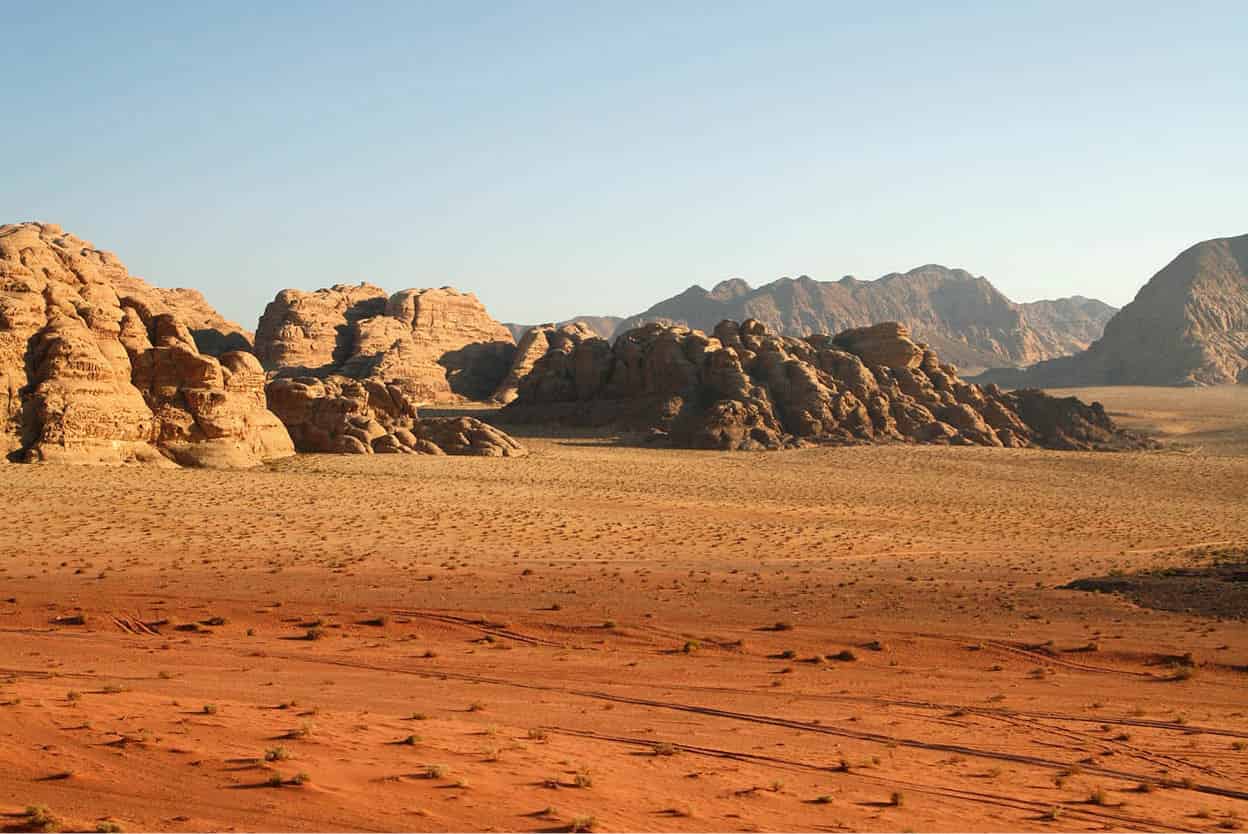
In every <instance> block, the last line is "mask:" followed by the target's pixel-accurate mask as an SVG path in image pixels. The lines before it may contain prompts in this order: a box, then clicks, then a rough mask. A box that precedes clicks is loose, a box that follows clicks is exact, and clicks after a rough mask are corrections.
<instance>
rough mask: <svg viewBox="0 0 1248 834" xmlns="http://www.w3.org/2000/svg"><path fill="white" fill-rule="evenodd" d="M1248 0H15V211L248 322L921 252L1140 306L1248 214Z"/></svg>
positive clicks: (532, 296) (828, 267)
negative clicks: (490, 0)
mask: <svg viewBox="0 0 1248 834" xmlns="http://www.w3.org/2000/svg"><path fill="white" fill-rule="evenodd" d="M1246 18H1248V16H1245V15H1244V14H1243V13H1242V11H1241V10H1240V9H1238V7H1237V6H1236V5H1233V4H1231V3H1207V4H1202V5H1200V6H1199V7H1197V8H1182V9H1180V8H1166V9H1141V8H1139V7H1138V6H1136V5H1133V4H1127V3H1121V4H1096V5H1095V6H1089V5H1087V4H1082V5H1075V4H1050V5H1048V6H1045V7H1044V8H1043V9H1023V8H999V7H995V6H992V5H987V4H984V5H970V6H966V7H962V8H959V9H958V10H956V11H953V10H944V9H940V10H936V9H930V8H927V7H924V6H922V5H909V4H897V5H895V6H891V7H889V8H888V9H885V10H878V9H866V8H861V7H856V6H838V5H830V4H815V3H786V4H781V5H769V6H767V7H762V6H752V5H728V4H715V5H704V6H694V5H682V6H680V7H679V8H677V9H675V10H672V9H665V8H663V7H662V6H659V5H657V4H650V5H646V4H643V5H633V6H629V7H627V8H625V7H612V6H602V7H594V8H590V7H584V6H575V7H573V6H567V7H561V6H556V5H551V4H537V3H534V4H494V5H490V6H487V7H480V8H464V7H461V6H458V5H455V4H422V5H419V6H409V5H407V4H370V5H368V6H366V7H364V6H357V7H350V8H347V7H342V6H336V5H330V4H319V3H314V4H309V5H304V6H302V7H300V9H299V11H298V12H297V13H296V12H286V11H281V10H277V9H263V10H259V11H257V10H255V9H252V8H249V7H247V6H244V5H242V4H237V3H230V2H226V3H223V4H218V5H216V6H214V7H212V8H210V9H203V8H191V9H187V8H183V9H174V8H166V7H164V6H161V5H156V4H153V5H150V6H147V7H144V6H142V5H138V4H136V5H132V6H129V7H127V8H125V9H121V10H116V9H105V8H101V7H98V6H97V5H94V4H74V3H70V4H62V5H60V6H58V7H57V8H56V9H55V10H54V11H53V10H48V9H46V8H44V7H38V6H31V7H17V8H14V9H12V10H10V11H9V12H8V13H7V16H6V26H7V28H8V29H9V38H8V42H9V44H10V49H11V54H12V55H13V57H12V59H11V61H10V65H11V67H13V68H15V71H16V73H17V81H18V83H16V84H14V85H11V89H10V95H9V99H10V100H9V109H8V112H9V114H10V118H9V119H8V120H7V123H6V128H5V131H4V132H3V138H0V147H2V148H3V149H4V151H5V153H6V157H7V158H8V159H9V160H11V166H10V171H9V172H8V173H7V177H6V180H7V182H6V187H5V188H4V189H3V190H2V191H0V222H18V221H21V220H30V219H39V220H44V221H47V222H55V223H59V224H61V225H62V226H64V227H65V228H66V229H67V230H68V231H71V232H73V233H75V234H77V235H79V236H81V237H84V238H86V239H88V240H91V241H92V242H93V243H94V244H96V245H97V246H100V247H101V248H105V249H109V250H111V251H114V252H116V253H117V254H118V255H119V256H120V257H121V258H122V260H123V261H124V262H125V263H126V264H127V266H128V267H129V268H130V270H131V271H132V272H133V273H134V274H136V275H139V276H141V277H143V278H145V279H147V280H148V281H150V282H151V283H153V284H156V285H158V286H167V287H173V286H185V287H193V288H196V289H199V290H201V291H202V292H203V293H204V295H205V296H206V297H207V299H208V300H209V302H210V303H211V304H213V306H214V307H216V308H217V309H218V310H220V311H221V313H222V314H223V315H225V316H226V317H227V318H230V319H234V320H236V321H238V322H239V323H240V324H243V325H244V326H246V327H248V328H251V327H254V326H255V321H256V319H257V318H258V316H259V315H260V312H261V311H262V310H263V309H264V305H265V304H266V303H267V302H268V301H269V300H271V299H272V297H273V295H274V294H275V293H276V292H277V291H278V290H280V289H282V288H285V287H296V288H299V289H305V290H312V289H316V288H319V287H324V286H329V285H331V284H334V283H355V282H359V281H361V280H364V281H369V282H372V283H375V284H378V285H380V286H382V287H384V288H386V289H387V290H390V291H394V290H397V289H401V288H405V287H428V286H442V285H448V284H449V285H452V286H455V287H457V288H459V289H461V290H466V291H472V292H474V293H476V295H477V296H478V297H479V298H480V299H481V300H482V301H483V302H484V303H485V304H486V306H487V308H488V309H489V311H490V313H491V314H492V315H493V316H495V317H496V318H498V319H500V320H504V321H513V322H519V323H535V322H538V321H550V320H556V319H563V318H568V317H571V316H577V315H618V316H629V315H633V314H636V313H639V312H641V311H643V310H645V309H646V308H648V307H649V306H651V305H652V304H654V303H655V302H657V301H660V300H662V299H664V298H667V297H670V296H672V295H675V294H677V293H679V292H681V291H682V290H684V289H685V288H687V287H689V286H691V285H694V284H699V285H701V286H704V287H707V288H710V287H712V286H714V285H715V284H716V283H718V282H719V281H721V280H725V279H728V278H737V277H739V278H743V279H744V280H746V281H747V282H749V283H750V284H751V286H755V287H757V286H760V285H762V284H766V283H768V282H770V281H773V280H775V279H777V278H780V277H782V276H791V277H796V276H798V275H801V274H806V275H810V276H811V277H813V278H815V279H817V280H824V281H832V280H837V279H839V278H840V277H842V276H844V275H847V274H852V275H854V276H856V277H858V278H861V279H864V280H871V279H875V278H877V277H879V276H881V275H884V274H887V273H891V272H905V271H907V270H909V269H912V268H914V267H916V266H919V265H922V264H928V263H939V264H944V265H946V266H949V267H951V268H962V269H966V270H967V271H969V272H971V273H973V274H975V275H982V276H984V277H986V278H987V279H988V280H989V281H991V282H992V283H993V284H994V285H995V286H996V287H997V288H998V289H999V290H1000V291H1001V292H1003V293H1004V294H1005V295H1007V296H1008V297H1009V298H1011V299H1012V300H1014V301H1019V302H1023V301H1033V300H1037V299H1041V298H1058V297H1065V296H1070V295H1083V296H1086V297H1091V298H1097V299H1100V300H1102V301H1105V302H1107V303H1109V304H1112V305H1114V306H1116V307H1121V306H1122V305H1124V304H1125V303H1127V302H1128V301H1130V300H1131V298H1133V297H1134V295H1135V293H1136V291H1137V290H1138V289H1139V287H1140V286H1142V285H1143V284H1144V282H1145V281H1147V280H1148V278H1149V277H1151V276H1152V275H1153V274H1154V273H1155V272H1157V271H1158V270H1160V269H1161V268H1162V267H1164V266H1165V265H1166V264H1167V263H1168V262H1169V261H1170V260H1171V259H1173V258H1174V256H1176V255H1177V254H1178V253H1179V252H1180V251H1182V250H1183V249H1185V248H1187V247H1189V246H1191V245H1193V244H1195V243H1197V242H1199V241H1201V240H1206V239H1209V238H1215V237H1224V236H1232V235H1238V234H1243V233H1244V232H1246V231H1248V228H1245V227H1244V225H1243V211H1242V207H1241V205H1242V200H1243V194H1244V193H1245V189H1246V187H1248V174H1246V173H1245V171H1244V166H1243V164H1242V156H1243V153H1242V144H1243V138H1242V137H1243V136H1244V135H1248V114H1245V113H1244V110H1243V108H1242V107H1240V106H1237V105H1235V104H1234V102H1235V101H1238V100H1240V99H1241V98H1242V94H1243V83H1244V80H1245V76H1244V62H1243V58H1242V54H1241V52H1240V49H1241V45H1242V43H1243V42H1244V41H1245V40H1246V38H1248V21H1246ZM67 20H72V21H73V25H72V26H68V25H65V23H64V21H67ZM11 71H13V70H11ZM1237 224H1239V226H1238V227H1237Z"/></svg>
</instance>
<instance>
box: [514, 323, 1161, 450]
mask: <svg viewBox="0 0 1248 834" xmlns="http://www.w3.org/2000/svg"><path fill="white" fill-rule="evenodd" d="M502 419H503V420H505V421H513V422H547V421H554V422H564V423H570V424H576V425H593V426H614V427H616V428H619V429H624V430H637V431H647V432H650V433H651V434H652V435H666V436H668V437H669V438H670V439H671V441H672V443H673V444H675V445H678V446H684V447H691V448H699V449H779V448H786V447H791V446H797V445H802V444H804V443H808V442H817V443H867V442H890V441H909V442H920V443H946V444H964V445H971V444H975V445H984V446H1009V447H1020V446H1030V445H1040V446H1048V447H1053V448H1066V449H1111V448H1137V447H1142V446H1146V445H1148V442H1147V441H1146V440H1144V439H1143V438H1140V437H1138V436H1136V435H1132V434H1130V433H1127V432H1123V431H1121V430H1119V429H1117V427H1115V426H1114V425H1113V423H1112V422H1111V421H1110V420H1109V418H1108V417H1107V416H1106V415H1105V413H1104V410H1103V409H1101V407H1100V406H1099V405H1097V404H1095V403H1094V404H1092V405H1090V406H1089V405H1085V404H1083V403H1080V402H1079V401H1078V400H1075V399H1073V398H1071V399H1068V400H1059V399H1054V398H1052V397H1048V396H1047V395H1044V394H1042V393H1040V392H1016V393H1012V394H1006V393H1003V392H1002V391H1001V390H1000V389H999V388H997V387H996V386H991V385H990V386H985V387H980V386H978V385H973V384H970V383H967V382H964V381H963V380H961V379H959V377H958V372H957V368H956V367H954V366H952V365H947V364H942V363H941V362H940V360H939V359H938V358H937V356H936V354H935V353H934V352H933V351H932V350H930V349H929V348H927V347H925V346H924V345H922V344H918V343H916V342H914V341H913V340H911V339H910V337H909V332H908V331H907V329H906V328H905V327H904V326H902V325H899V324H897V323H895V322H889V323H886V324H880V325H875V326H873V327H866V328H858V329H855V330H851V331H846V332H845V333H842V334H839V335H837V336H827V335H815V336H807V337H805V338H802V339H797V338H792V337H785V336H776V335H772V334H770V333H768V332H767V329H766V327H764V326H763V325H762V324H761V323H760V322H758V321H755V320H752V319H750V320H746V321H745V322H742V323H741V324H737V323H736V322H733V321H723V322H720V324H719V325H718V326H717V327H716V328H715V330H714V333H713V334H712V335H707V334H706V333H703V332H701V331H698V330H690V329H688V328H684V327H672V326H664V325H659V324H649V325H646V326H643V327H640V328H636V329H634V330H631V331H628V332H626V333H623V334H621V335H620V336H618V337H617V339H616V341H615V343H614V345H610V344H608V343H607V342H606V341H605V340H603V339H597V338H593V337H589V338H584V337H580V338H573V337H569V338H566V339H564V340H562V341H561V342H560V343H559V344H557V345H556V344H552V345H551V347H550V349H549V350H548V351H547V353H546V354H545V355H544V356H542V358H541V359H539V360H538V361H537V362H536V363H534V366H533V368H532V370H531V371H530V372H529V374H528V375H527V376H526V377H524V379H522V380H521V382H520V384H519V387H518V396H517V398H516V399H515V400H514V401H513V402H512V403H511V404H510V405H508V406H507V407H506V408H504V409H503V411H502Z"/></svg>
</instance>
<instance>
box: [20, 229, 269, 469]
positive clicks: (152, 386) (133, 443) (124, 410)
mask: <svg viewBox="0 0 1248 834" xmlns="http://www.w3.org/2000/svg"><path fill="white" fill-rule="evenodd" d="M171 299H172V300H171ZM187 299H188V297H187V296H184V295H181V294H179V293H178V292H177V291H172V294H171V292H170V291H161V290H158V289H156V288H153V287H151V286H149V285H147V284H146V283H145V282H143V281H141V280H139V279H137V278H134V277H133V276H131V275H129V274H128V273H127V271H126V268H125V266H124V265H122V263H121V262H120V261H119V260H118V259H117V258H116V257H115V256H114V255H112V254H111V253H108V252H103V251H100V250H97V249H95V248H94V247H92V246H91V244H90V243H88V242H86V241H83V240H80V239H78V238H76V237H74V236H73V235H70V234H67V233H65V232H63V231H62V230H61V229H60V227H58V226H55V225H52V224H39V223H20V224H16V225H8V226H0V397H3V398H4V399H3V405H2V407H0V447H2V449H0V450H2V451H3V452H4V454H5V456H6V458H7V459H9V460H14V461H29V462H41V461H45V462H66V463H134V462H150V463H164V464H171V463H179V464H185V465H202V466H251V465H254V464H256V463H259V462H261V461H265V460H270V459H274V458H279V457H284V456H287V455H290V454H293V452H294V449H293V446H292V444H291V440H290V437H289V435H288V434H287V432H286V430H285V428H284V427H283V426H282V424H281V423H280V422H279V421H278V420H277V418H276V417H275V416H274V415H273V414H272V413H270V412H269V411H268V410H267V409H266V408H265V396H264V372H263V370H262V368H261V367H260V363H259V362H257V361H256V359H255V357H254V356H252V355H250V354H247V353H241V352H232V351H226V352H223V353H222V354H221V355H220V357H219V358H218V357H215V356H211V355H208V354H207V353H205V352H201V350H200V349H199V348H198V346H197V345H196V339H195V336H194V335H193V334H192V331H191V328H190V326H188V324H187V321H186V320H184V319H183V318H181V317H180V315H179V313H178V310H179V309H182V308H183V306H184V305H186V304H187V303H188V301H187ZM200 300H202V299H200ZM192 301H193V299H192ZM205 306H206V305H205ZM201 313H203V311H201ZM212 315H213V316H215V313H214V314H212ZM210 321H212V319H211V317H210V316H208V315H207V314H203V315H200V316H198V317H196V318H194V319H193V322H194V323H195V324H204V323H207V322H210ZM215 321H219V317H217V318H216V320H215Z"/></svg>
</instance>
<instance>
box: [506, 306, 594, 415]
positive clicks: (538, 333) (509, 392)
mask: <svg viewBox="0 0 1248 834" xmlns="http://www.w3.org/2000/svg"><path fill="white" fill-rule="evenodd" d="M595 335H596V334H595V332H594V331H593V330H591V329H590V328H589V326H587V325H585V324H583V323H581V322H579V321H578V322H571V323H568V324H562V325H559V326H556V325H553V324H541V325H538V326H537V327H531V328H529V330H528V332H526V333H525V334H524V336H522V337H521V339H520V342H519V344H517V345H516V353H515V357H514V358H513V359H512V361H511V368H510V369H509V370H508V371H507V376H506V377H504V378H503V381H502V382H501V383H499V385H498V389H497V390H495V392H494V396H492V397H491V398H490V399H491V400H492V401H494V402H497V403H501V404H503V405H506V404H507V403H509V402H511V401H512V400H514V399H515V398H516V397H517V396H518V394H519V392H520V384H521V382H522V381H523V380H524V378H525V377H527V376H528V375H529V373H530V372H531V371H532V370H533V366H534V365H536V364H537V360H539V359H541V358H542V357H543V356H545V355H546V354H547V353H548V352H550V350H551V349H552V348H553V349H555V350H564V349H565V348H566V347H570V346H575V345H577V344H580V343H581V342H582V341H584V340H585V339H590V338H593V337H594V336H595Z"/></svg>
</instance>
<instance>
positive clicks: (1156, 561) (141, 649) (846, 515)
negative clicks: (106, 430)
mask: <svg viewBox="0 0 1248 834" xmlns="http://www.w3.org/2000/svg"><path fill="white" fill-rule="evenodd" d="M1079 393H1080V394H1081V395H1082V396H1087V395H1088V394H1091V393H1093V392H1088V391H1080V392H1079ZM1094 393H1095V398H1096V399H1100V400H1102V401H1103V402H1104V403H1105V405H1106V408H1107V410H1108V411H1109V413H1111V414H1113V415H1115V418H1116V419H1118V420H1119V421H1121V422H1122V423H1124V424H1126V425H1132V426H1136V427H1139V428H1143V429H1147V430H1149V431H1151V432H1154V433H1155V434H1156V435H1158V436H1160V437H1161V438H1162V439H1163V440H1164V442H1165V443H1164V446H1163V448H1161V449H1157V450H1151V451H1140V452H1112V453H1110V452H1055V451H1046V450H1041V449H1000V448H976V447H928V446H902V445H882V446H855V447H848V448H808V449H797V450H793V451H788V452H782V453H743V452H737V453H732V452H704V451H689V450H680V449H666V448H647V447H645V446H644V445H636V444H630V443H627V442H620V438H617V437H615V436H612V435H610V434H603V433H594V432H589V431H572V430H569V431H565V432H560V431H558V430H554V429H549V428H547V429H543V430H540V431H539V430H534V431H532V432H530V433H527V434H526V433H523V431H522V430H518V431H517V437H518V438H519V439H520V440H521V442H523V443H524V445H525V446H526V448H528V449H529V454H528V455H527V456H526V457H523V458H519V459H508V458H480V457H448V456H419V457H410V456H395V455H391V456H380V455H379V456H349V455H330V456H326V455H301V456H298V457H296V458H290V459H285V460H282V461H277V462H274V463H270V464H268V465H266V466H264V467H263V468H262V469H258V470H244V471H211V470H202V469H201V470H188V469H163V468H160V469H152V468H133V467H121V468H95V467H93V468H80V467H32V466H7V467H0V484H2V487H0V488H2V489H3V493H4V494H3V500H4V505H5V507H6V508H7V510H6V512H5V514H4V516H3V520H2V521H0V524H2V525H3V528H2V529H3V538H2V541H3V542H4V545H3V548H4V549H3V555H2V557H0V568H2V573H0V576H2V582H3V588H4V590H5V599H4V600H3V601H0V628H2V629H3V634H4V639H3V640H2V641H0V653H2V655H3V656H2V657H0V668H2V671H0V763H2V764H0V798H2V800H3V803H4V806H5V807H3V808H0V812H2V813H4V814H5V817H4V820H5V826H6V828H8V829H9V830H35V829H38V828H41V827H43V828H53V827H55V828H64V829H66V830H71V829H72V830H82V829H86V830H92V829H97V828H98V829H99V830H108V829H109V828H110V827H114V826H115V827H120V828H121V829H123V830H174V831H176V830H207V829H213V830H235V829H237V830H255V829H264V830H300V829H302V830H339V829H341V830H348V829H349V830H430V831H433V830H446V829H448V828H450V829H465V828H466V829H479V830H531V831H541V830H576V829H589V828H598V829H605V830H733V831H736V830H742V831H753V830H894V831H895V830H1067V829H1078V830H1151V831H1167V830H1235V829H1238V828H1239V827H1240V825H1241V823H1242V818H1243V816H1244V815H1246V814H1248V790H1245V787H1244V786H1245V785H1246V784H1248V703H1246V702H1245V699H1244V692H1245V682H1246V681H1248V678H1246V677H1245V676H1246V675H1248V623H1245V620H1244V616H1243V615H1244V613H1245V612H1246V611H1248V608H1244V607H1241V608H1240V609H1239V611H1240V614H1239V616H1238V617H1215V616H1208V615H1206V614H1204V613H1202V612H1201V611H1199V610H1191V611H1185V612H1183V611H1178V612H1176V611H1157V610H1151V609H1148V608H1143V607H1139V606H1137V605H1135V604H1134V603H1132V602H1131V601H1130V600H1128V599H1124V598H1123V597H1121V596H1120V595H1117V594H1112V593H1087V592H1083V591H1076V590H1066V589H1063V588H1062V586H1063V585H1066V584H1067V583H1069V582H1071V581H1072V580H1075V579H1078V578H1080V577H1088V576H1096V575H1107V574H1115V575H1117V574H1122V573H1132V572H1137V571H1142V570H1155V569H1161V568H1172V567H1186V566H1191V565H1198V564H1202V563H1206V562H1208V561H1210V560H1224V561H1226V560H1229V561H1232V562H1234V561H1238V562H1239V563H1240V564H1241V566H1242V564H1243V563H1244V562H1248V555H1246V549H1248V513H1245V512H1244V508H1245V506H1248V419H1245V415H1248V389H1245V388H1244V387H1243V386H1238V387H1236V386H1225V387H1216V388H1206V389H1199V390H1195V391H1193V390H1181V389H1148V388H1144V389H1131V388H1116V389H1104V390H1097V391H1095V392H1094ZM477 413H480V412H479V411H478V412H477ZM35 518H37V519H39V523H38V524H37V525H36V524H33V523H32V521H31V520H32V519H35ZM1240 587H1242V585H1241V586H1240ZM1241 593H1242V591H1241ZM1241 602H1242V597H1241ZM45 817H46V818H45Z"/></svg>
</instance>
